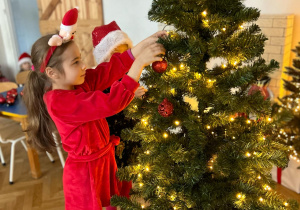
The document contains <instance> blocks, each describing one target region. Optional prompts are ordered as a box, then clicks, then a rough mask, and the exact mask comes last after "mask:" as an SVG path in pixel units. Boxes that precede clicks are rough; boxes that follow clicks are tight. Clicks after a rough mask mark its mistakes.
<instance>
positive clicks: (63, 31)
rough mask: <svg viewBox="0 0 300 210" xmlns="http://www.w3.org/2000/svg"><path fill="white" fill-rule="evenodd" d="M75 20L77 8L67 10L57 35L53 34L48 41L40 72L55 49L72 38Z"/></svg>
mask: <svg viewBox="0 0 300 210" xmlns="http://www.w3.org/2000/svg"><path fill="white" fill-rule="evenodd" d="M77 18H78V7H75V8H74V9H71V10H69V11H68V12H66V14H65V15H64V17H63V20H62V23H61V25H60V31H59V34H54V35H53V36H52V37H51V38H50V39H49V41H48V45H49V46H50V48H49V50H48V52H47V55H46V57H45V58H44V61H43V63H42V64H41V67H40V72H42V73H43V72H44V71H45V69H46V67H47V65H48V63H49V60H50V58H51V56H52V55H53V53H54V51H55V49H56V48H57V47H58V46H61V45H62V44H63V43H66V42H69V41H70V40H72V39H73V38H74V34H75V32H76V29H77Z"/></svg>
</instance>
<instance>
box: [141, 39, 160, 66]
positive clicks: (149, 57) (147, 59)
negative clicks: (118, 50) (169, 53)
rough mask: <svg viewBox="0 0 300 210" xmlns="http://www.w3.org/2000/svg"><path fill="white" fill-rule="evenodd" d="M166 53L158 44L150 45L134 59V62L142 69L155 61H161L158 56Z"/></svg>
mask: <svg viewBox="0 0 300 210" xmlns="http://www.w3.org/2000/svg"><path fill="white" fill-rule="evenodd" d="M165 52H166V50H165V48H164V46H163V45H162V44H159V43H152V44H151V45H149V46H147V47H145V48H144V49H143V50H141V53H140V54H139V56H138V57H137V58H136V59H135V62H137V63H140V64H141V65H142V66H143V67H145V66H148V65H150V64H151V63H153V62H155V61H161V60H162V58H161V57H160V55H164V54H165Z"/></svg>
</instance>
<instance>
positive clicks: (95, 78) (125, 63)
mask: <svg viewBox="0 0 300 210" xmlns="http://www.w3.org/2000/svg"><path fill="white" fill-rule="evenodd" d="M132 63H133V59H132V58H131V57H130V55H129V53H128V52H127V51H126V52H124V53H122V54H120V53H114V54H113V55H112V57H111V59H110V61H109V62H104V63H100V64H99V65H98V66H97V67H96V68H95V69H88V70H87V71H86V77H85V83H87V85H88V86H89V89H90V90H105V89H106V88H108V87H110V86H111V85H112V84H113V83H114V82H115V81H117V80H119V79H121V78H122V77H123V76H124V74H125V73H127V72H128V71H129V69H130V67H131V65H132Z"/></svg>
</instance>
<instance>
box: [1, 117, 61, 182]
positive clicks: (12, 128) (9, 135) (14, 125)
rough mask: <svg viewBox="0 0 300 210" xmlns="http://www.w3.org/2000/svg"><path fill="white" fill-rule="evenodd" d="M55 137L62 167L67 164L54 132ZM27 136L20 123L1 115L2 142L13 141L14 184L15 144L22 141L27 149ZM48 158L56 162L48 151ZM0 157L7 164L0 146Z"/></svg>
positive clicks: (11, 159)
mask: <svg viewBox="0 0 300 210" xmlns="http://www.w3.org/2000/svg"><path fill="white" fill-rule="evenodd" d="M53 137H54V139H55V143H56V150H57V153H58V155H59V159H60V162H61V165H62V167H64V165H65V160H64V156H63V154H62V150H61V148H60V145H59V144H58V141H57V138H56V136H55V135H54V134H53ZM25 141H26V137H25V135H24V132H23V131H22V128H21V126H20V123H18V122H15V121H13V120H9V119H6V118H2V117H1V126H0V143H4V144H7V143H11V153H10V169H9V183H10V184H13V183H14V182H13V173H14V157H15V145H16V144H17V143H18V142H21V143H22V145H23V147H24V148H25V150H26V151H27V146H26V143H25ZM46 153H47V156H48V158H49V159H50V161H51V162H54V159H53V156H52V155H51V154H50V153H48V152H46ZM0 158H1V163H2V165H6V163H5V159H4V155H3V152H2V149H1V146H0Z"/></svg>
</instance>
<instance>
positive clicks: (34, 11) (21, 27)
mask: <svg viewBox="0 0 300 210" xmlns="http://www.w3.org/2000/svg"><path fill="white" fill-rule="evenodd" d="M9 1H10V4H11V8H12V11H13V12H12V16H13V20H14V26H15V31H16V36H17V41H18V47H19V55H20V54H22V53H23V52H27V53H28V54H30V51H31V46H32V44H33V43H34V42H35V41H36V40H37V39H38V38H39V37H41V34H40V27H39V10H38V7H37V0H26V3H25V1H24V0H9Z"/></svg>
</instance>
